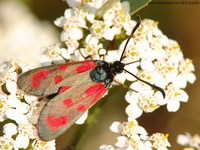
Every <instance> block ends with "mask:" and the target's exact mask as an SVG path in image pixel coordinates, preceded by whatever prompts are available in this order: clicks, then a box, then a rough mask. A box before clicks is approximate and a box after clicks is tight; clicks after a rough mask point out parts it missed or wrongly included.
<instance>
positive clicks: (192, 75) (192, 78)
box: [187, 73, 196, 84]
mask: <svg viewBox="0 0 200 150" xmlns="http://www.w3.org/2000/svg"><path fill="white" fill-rule="evenodd" d="M187 79H188V82H189V83H192V84H193V83H194V81H195V80H196V76H195V75H194V73H190V74H189V75H188V76H187Z"/></svg>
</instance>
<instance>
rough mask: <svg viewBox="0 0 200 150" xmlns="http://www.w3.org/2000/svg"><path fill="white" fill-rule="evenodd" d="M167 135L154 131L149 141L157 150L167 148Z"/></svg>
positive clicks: (168, 144)
mask: <svg viewBox="0 0 200 150" xmlns="http://www.w3.org/2000/svg"><path fill="white" fill-rule="evenodd" d="M168 136H169V135H168V134H166V135H164V134H162V133H155V134H153V135H151V137H150V141H151V142H152V145H153V147H154V148H156V149H158V150H167V147H170V146H171V145H170V143H169V142H168V139H167V137H168Z"/></svg>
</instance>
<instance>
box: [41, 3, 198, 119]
mask: <svg viewBox="0 0 200 150" xmlns="http://www.w3.org/2000/svg"><path fill="white" fill-rule="evenodd" d="M67 2H68V5H69V6H70V7H72V8H68V9H66V10H65V15H64V16H62V17H60V18H58V19H57V20H56V21H55V24H56V25H57V26H58V27H61V28H62V29H63V31H62V33H61V40H62V41H63V42H64V43H65V45H66V48H65V54H63V50H64V49H63V48H60V50H58V49H57V48H55V47H54V48H53V49H54V50H53V49H51V50H49V52H48V53H45V56H46V57H49V58H50V59H51V58H54V60H55V59H57V58H59V57H62V59H63V60H65V61H66V59H70V60H75V61H81V60H84V59H87V58H92V59H97V60H98V59H100V60H105V61H108V62H113V61H115V60H119V56H120V55H121V54H122V51H123V50H124V46H125V43H126V41H127V39H128V37H129V35H130V33H131V31H132V29H133V27H134V26H135V25H136V21H134V20H132V19H131V16H130V14H129V8H130V7H129V3H127V2H122V3H121V2H116V3H115V4H114V5H113V7H111V8H110V9H108V10H107V11H105V12H104V13H103V14H102V17H101V18H99V17H98V16H96V14H98V10H99V8H101V6H102V5H103V3H104V1H103V0H100V1H96V0H94V1H89V2H87V1H80V0H76V1H67ZM114 41H117V43H118V44H119V47H114V46H113V45H114V44H113V42H114ZM47 49H48V48H47ZM110 49H112V50H110ZM58 51H59V52H58ZM56 56H57V57H56ZM55 57H56V58H55ZM134 61H136V63H131V62H134ZM50 62H52V61H50ZM122 62H124V63H130V64H129V65H126V66H125V69H126V70H129V71H130V72H132V73H134V74H135V75H137V76H138V77H139V78H141V79H143V80H145V81H147V82H149V83H152V84H155V85H156V86H159V87H161V88H162V89H164V90H165V93H166V98H165V99H163V96H162V95H161V93H160V92H159V91H157V90H155V89H153V88H152V87H150V86H148V85H146V84H145V83H143V82H140V81H138V82H135V81H136V79H135V78H134V77H133V76H132V75H130V74H128V73H121V74H120V75H117V76H116V79H117V80H120V81H121V82H122V83H123V82H124V81H125V80H128V81H131V82H133V83H132V84H131V85H130V88H131V89H134V90H137V91H138V92H133V91H131V90H129V91H128V92H127V94H126V96H125V99H126V100H127V102H128V103H129V105H128V106H127V108H126V113H127V114H128V116H129V117H130V118H131V119H136V118H138V117H140V116H141V115H142V113H143V112H147V113H149V112H153V111H154V110H156V109H158V108H159V107H160V106H163V105H167V110H168V111H169V112H175V111H177V110H178V109H179V107H180V102H187V101H188V95H187V93H186V92H185V91H184V88H185V87H186V86H187V83H188V82H189V83H194V81H195V80H196V77H195V75H194V73H193V71H194V66H193V63H192V60H190V59H188V58H184V56H183V53H182V51H181V49H180V46H179V44H178V43H177V42H176V41H174V40H172V39H169V38H167V36H166V35H164V34H163V33H162V32H161V30H159V28H158V22H157V21H153V20H150V19H144V20H142V22H141V25H140V27H139V28H138V30H137V31H136V32H135V34H134V36H133V38H131V40H130V41H129V43H128V45H127V48H126V51H125V54H124V57H123V60H122ZM113 84H116V83H113Z"/></svg>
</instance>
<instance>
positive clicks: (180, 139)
mask: <svg viewBox="0 0 200 150" xmlns="http://www.w3.org/2000/svg"><path fill="white" fill-rule="evenodd" d="M189 142H190V138H189V137H188V136H186V135H178V137H177V143H178V144H180V145H183V146H184V145H188V144H189Z"/></svg>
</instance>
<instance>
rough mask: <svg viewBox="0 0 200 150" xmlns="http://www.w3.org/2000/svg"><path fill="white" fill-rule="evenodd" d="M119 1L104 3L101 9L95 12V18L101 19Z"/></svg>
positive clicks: (112, 0) (109, 0) (113, 0)
mask: <svg viewBox="0 0 200 150" xmlns="http://www.w3.org/2000/svg"><path fill="white" fill-rule="evenodd" d="M119 1H120V0H108V1H106V2H105V3H104V4H103V6H101V8H99V10H98V11H97V12H96V18H98V19H101V18H102V17H103V15H104V14H105V13H106V11H107V10H109V9H110V8H112V7H113V6H114V5H115V4H116V3H117V2H119Z"/></svg>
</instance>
